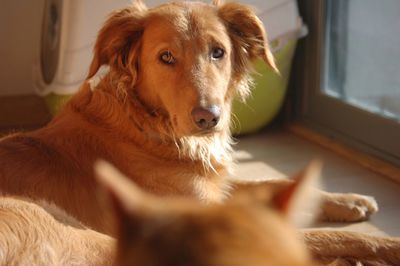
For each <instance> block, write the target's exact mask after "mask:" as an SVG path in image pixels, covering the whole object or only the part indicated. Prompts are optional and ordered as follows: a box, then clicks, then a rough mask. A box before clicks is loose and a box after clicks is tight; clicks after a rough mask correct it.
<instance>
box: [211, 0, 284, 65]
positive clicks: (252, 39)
mask: <svg viewBox="0 0 400 266" xmlns="http://www.w3.org/2000/svg"><path fill="white" fill-rule="evenodd" d="M221 2H222V1H219V0H213V4H214V5H216V6H217V8H218V14H219V16H220V18H221V19H222V20H223V22H224V23H225V25H226V27H227V28H228V31H229V35H230V37H231V40H232V42H233V48H234V64H235V68H236V70H237V71H247V70H248V69H249V67H250V66H249V64H250V61H253V60H254V59H256V58H262V59H263V60H264V61H265V62H266V63H267V64H268V65H269V66H271V68H272V69H273V70H274V71H275V72H279V71H278V68H277V66H276V64H275V60H274V56H273V54H272V52H271V50H270V48H269V45H268V40H267V35H266V33H265V29H264V25H263V23H262V22H261V20H260V19H259V18H258V17H257V16H256V14H255V13H254V11H253V10H252V9H251V8H250V7H248V6H246V5H242V4H239V3H226V4H222V3H221Z"/></svg>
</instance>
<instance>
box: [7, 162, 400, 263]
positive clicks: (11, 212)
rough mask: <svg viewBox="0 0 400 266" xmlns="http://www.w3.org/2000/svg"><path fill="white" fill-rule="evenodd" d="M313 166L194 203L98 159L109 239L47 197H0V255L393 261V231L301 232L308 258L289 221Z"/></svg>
mask: <svg viewBox="0 0 400 266" xmlns="http://www.w3.org/2000/svg"><path fill="white" fill-rule="evenodd" d="M319 171H320V166H319V164H318V163H316V162H314V163H313V164H311V165H310V166H309V167H308V168H307V169H306V170H305V171H303V172H301V173H300V174H298V175H297V176H296V177H295V179H294V182H293V183H292V184H291V186H289V187H285V188H283V189H278V190H269V191H267V190H265V189H259V188H256V187H254V188H253V189H252V191H250V190H247V191H243V192H241V193H238V194H237V195H236V197H234V198H231V199H230V200H228V201H227V202H226V203H225V204H223V205H222V204H215V205H203V204H201V203H199V202H198V201H194V200H191V199H188V198H182V197H176V196H175V197H164V198H159V197H156V196H154V195H151V194H149V193H146V192H144V191H142V190H141V189H140V188H139V187H137V186H136V185H134V183H132V182H131V181H130V180H129V179H128V178H127V177H124V176H123V175H122V174H121V173H119V172H118V171H117V170H116V169H115V168H113V167H112V166H111V165H109V164H107V163H105V162H101V163H98V164H97V166H96V172H97V176H98V180H99V182H100V183H101V185H102V187H103V192H105V195H106V196H107V197H106V198H107V200H108V201H109V204H108V206H110V207H111V208H112V209H111V210H110V211H111V212H112V213H113V214H114V215H115V226H116V235H117V237H118V243H117V245H116V244H115V241H114V239H112V238H111V237H109V236H107V235H103V234H100V233H97V232H95V231H93V230H90V229H88V228H86V227H85V226H84V225H82V224H81V223H79V222H78V221H76V220H75V219H73V218H72V217H70V216H68V215H67V214H66V213H65V212H63V211H62V210H60V209H58V208H57V207H56V206H54V205H49V204H47V203H45V202H32V201H30V200H27V199H17V198H10V197H2V198H0V265H32V266H35V265H143V266H156V265H157V266H167V265H174V266H184V265H187V266H189V265H190V266H196V265H204V266H205V265H207V266H212V265H215V266H217V265H218V266H231V265H270V266H285V265H287V266H312V265H317V263H316V262H314V259H315V261H318V262H321V263H323V265H326V264H329V265H332V266H333V265H353V263H359V264H357V265H379V263H381V265H399V263H400V254H399V252H398V250H399V248H400V239H396V238H378V237H371V236H367V235H361V234H353V233H346V232H334V231H328V232H319V231H310V232H305V233H304V235H303V236H302V237H303V238H304V239H305V241H306V243H307V244H308V247H309V249H310V250H311V251H312V255H314V259H313V258H312V256H311V255H310V252H309V251H308V250H307V248H306V246H305V245H304V243H303V241H302V240H301V235H299V233H298V232H296V231H295V230H294V229H293V227H292V226H291V225H290V224H289V222H290V221H293V220H296V221H298V218H299V217H300V218H302V217H303V216H302V215H300V214H301V213H300V212H301V211H303V210H304V208H305V207H304V206H305V205H309V204H310V202H315V198H314V199H312V200H310V195H312V194H313V193H310V190H311V189H312V187H311V184H312V183H313V181H315V180H316V179H317V178H318V174H319ZM299 208H300V209H299ZM314 242H317V243H314ZM320 242H323V247H324V248H323V249H321V248H320V247H321V244H320ZM343 243H345V244H346V246H347V248H346V249H343V247H342V244H343ZM115 248H117V251H115ZM338 258H339V259H338ZM364 263H365V264H364ZM318 265H319V264H318Z"/></svg>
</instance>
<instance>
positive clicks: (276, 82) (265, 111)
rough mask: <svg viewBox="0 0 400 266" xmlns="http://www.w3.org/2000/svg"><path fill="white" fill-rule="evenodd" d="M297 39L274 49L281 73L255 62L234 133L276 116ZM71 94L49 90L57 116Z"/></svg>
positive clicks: (237, 105) (251, 129)
mask: <svg viewBox="0 0 400 266" xmlns="http://www.w3.org/2000/svg"><path fill="white" fill-rule="evenodd" d="M296 43H297V40H291V41H289V42H288V43H287V44H286V45H285V46H283V47H282V49H280V50H279V51H278V52H276V53H275V60H276V63H277V66H278V68H279V71H280V75H277V74H276V73H274V72H273V71H272V70H271V68H269V67H268V66H267V65H266V64H265V63H264V61H262V60H259V61H257V62H256V63H255V70H256V73H257V74H255V76H254V81H255V86H254V88H253V90H252V94H251V95H250V96H249V98H248V99H247V101H246V103H243V102H241V101H239V100H235V101H234V103H233V113H234V118H233V119H234V120H233V121H234V123H233V134H235V135H239V134H249V133H254V132H256V131H258V130H259V129H261V128H263V127H264V126H266V125H267V124H268V123H269V122H271V121H272V119H273V118H274V117H275V116H276V114H277V113H278V111H279V110H280V108H281V106H282V103H283V100H284V98H285V94H286V90H287V84H288V80H289V74H290V68H291V63H292V57H293V53H294V50H295V48H296ZM71 97H72V95H58V94H55V93H50V94H49V95H46V96H45V97H44V98H45V101H46V104H47V107H48V109H49V111H50V113H51V115H52V116H54V115H56V114H57V113H58V112H59V111H60V109H61V107H62V106H63V105H64V104H65V103H66V102H67V101H68V100H69V99H70V98H71Z"/></svg>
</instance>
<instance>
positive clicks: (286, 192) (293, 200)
mask: <svg viewBox="0 0 400 266" xmlns="http://www.w3.org/2000/svg"><path fill="white" fill-rule="evenodd" d="M321 167H322V164H321V162H320V161H312V162H311V163H310V164H309V165H308V166H307V167H306V168H305V169H304V170H303V171H302V172H300V173H299V174H297V175H296V176H295V177H294V178H293V181H294V182H293V183H292V184H290V185H289V186H287V187H285V188H284V189H282V190H279V191H278V192H276V194H275V195H273V197H272V206H273V207H274V208H275V209H277V210H278V211H279V212H280V213H281V214H283V216H285V217H287V218H288V219H289V220H290V221H291V222H292V223H293V224H295V225H297V226H304V225H306V224H308V223H310V222H311V221H312V219H314V217H315V216H316V211H317V209H318V206H319V202H320V201H319V195H318V194H319V192H318V190H317V188H318V184H319V178H320V174H321Z"/></svg>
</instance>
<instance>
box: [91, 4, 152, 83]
mask: <svg viewBox="0 0 400 266" xmlns="http://www.w3.org/2000/svg"><path fill="white" fill-rule="evenodd" d="M146 10H147V8H146V6H145V5H144V3H143V2H142V1H141V0H136V1H133V2H132V4H131V6H129V7H127V8H124V9H121V10H118V11H115V12H113V13H112V14H111V15H110V16H109V18H108V20H107V21H106V22H105V23H104V25H103V27H102V28H101V30H100V32H99V34H98V36H97V40H96V44H95V47H94V51H93V52H94V55H93V60H92V62H91V64H90V67H89V73H88V76H87V78H88V79H89V78H91V77H93V76H94V75H95V74H96V72H97V71H98V70H99V68H100V67H101V66H102V65H109V66H110V68H111V69H118V70H124V69H128V70H129V68H134V67H135V66H133V65H132V63H133V62H132V61H133V59H134V58H132V57H133V55H134V53H133V52H132V51H133V50H134V49H138V48H137V47H138V43H139V39H140V36H141V34H142V31H143V25H142V21H143V17H144V14H145V13H146ZM130 70H131V71H132V70H133V69H130Z"/></svg>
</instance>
